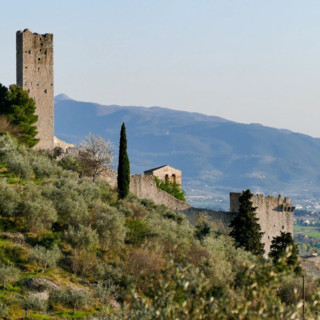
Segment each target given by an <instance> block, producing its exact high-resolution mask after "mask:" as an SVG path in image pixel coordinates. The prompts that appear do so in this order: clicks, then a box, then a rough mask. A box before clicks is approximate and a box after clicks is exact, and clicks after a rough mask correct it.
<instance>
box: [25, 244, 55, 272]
mask: <svg viewBox="0 0 320 320" xmlns="http://www.w3.org/2000/svg"><path fill="white" fill-rule="evenodd" d="M60 256H61V251H60V249H59V248H58V246H57V245H55V246H54V247H53V248H52V249H51V250H50V249H46V248H45V247H42V246H35V247H34V248H31V249H30V251H29V254H28V260H29V261H32V262H35V263H36V264H37V269H36V273H38V271H39V267H40V265H42V267H43V269H42V272H44V271H46V269H47V267H48V266H50V267H55V266H56V264H57V261H58V260H59V258H60Z"/></svg>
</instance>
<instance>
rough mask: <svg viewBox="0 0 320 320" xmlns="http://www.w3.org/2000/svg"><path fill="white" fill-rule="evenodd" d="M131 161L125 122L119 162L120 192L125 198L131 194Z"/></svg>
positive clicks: (121, 196)
mask: <svg viewBox="0 0 320 320" xmlns="http://www.w3.org/2000/svg"><path fill="white" fill-rule="evenodd" d="M129 186H130V162H129V157H128V153H127V136H126V126H125V124H124V123H123V124H122V126H121V132H120V146H119V164H118V193H119V198H120V199H123V198H125V197H126V196H127V195H128V194H129Z"/></svg>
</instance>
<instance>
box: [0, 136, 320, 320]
mask: <svg viewBox="0 0 320 320" xmlns="http://www.w3.org/2000/svg"><path fill="white" fill-rule="evenodd" d="M0 161H1V169H0V172H1V173H0V231H1V232H0V283H1V284H2V285H1V287H0V318H7V319H22V318H24V317H28V318H29V319H68V318H69V319H286V318H289V317H291V319H300V316H301V311H302V309H301V306H302V305H301V304H299V301H301V279H300V278H297V277H296V276H295V275H293V274H292V273H291V272H290V271H288V272H282V273H277V272H276V271H275V269H274V268H273V266H272V264H271V263H270V261H268V260H264V259H262V258H258V257H255V256H253V255H251V254H250V253H248V252H245V251H243V250H241V249H236V248H235V246H234V243H233V240H232V239H231V238H230V237H229V236H228V233H229V230H228V228H226V227H225V226H222V225H217V224H215V223H214V222H212V221H209V220H207V219H206V218H205V217H199V219H198V221H197V223H196V225H195V226H193V225H190V223H189V222H188V220H187V219H186V217H185V216H184V215H182V214H180V213H176V212H172V211H170V210H168V209H167V208H166V207H164V206H157V205H155V204H154V203H153V202H151V201H150V200H147V199H137V198H135V197H134V196H132V195H130V196H129V197H128V198H126V199H125V200H118V196H117V193H116V191H115V190H113V189H112V188H110V186H109V185H108V184H107V183H105V182H102V181H100V182H96V183H93V182H91V180H90V179H88V178H85V177H84V178H79V175H78V174H77V172H74V171H71V170H65V169H63V168H62V167H61V166H60V164H59V162H58V161H56V160H55V159H54V156H53V155H48V154H45V153H41V152H35V151H32V150H30V149H26V148H24V147H22V146H19V145H18V144H17V143H16V142H15V141H14V140H13V139H12V138H11V137H10V136H8V135H2V136H0ZM208 226H209V228H208ZM306 283H307V290H306V292H307V301H311V302H312V303H310V304H309V303H307V305H306V313H307V314H308V316H310V317H309V318H308V319H312V317H313V315H315V314H316V312H319V311H320V310H319V305H318V304H315V303H314V301H318V300H317V297H313V295H316V293H317V284H316V283H315V281H309V280H307V281H306Z"/></svg>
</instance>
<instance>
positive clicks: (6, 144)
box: [0, 133, 18, 162]
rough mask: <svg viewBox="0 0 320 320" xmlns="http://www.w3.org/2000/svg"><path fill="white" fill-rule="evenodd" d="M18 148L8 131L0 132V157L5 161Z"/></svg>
mask: <svg viewBox="0 0 320 320" xmlns="http://www.w3.org/2000/svg"><path fill="white" fill-rule="evenodd" d="M17 149H18V143H17V140H16V139H14V138H12V137H11V136H10V134H8V133H4V134H3V133H2V134H0V159H1V161H4V162H5V161H6V160H7V159H8V158H9V157H10V155H11V154H12V153H14V152H16V151H17Z"/></svg>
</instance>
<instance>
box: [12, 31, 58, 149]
mask: <svg viewBox="0 0 320 320" xmlns="http://www.w3.org/2000/svg"><path fill="white" fill-rule="evenodd" d="M16 50H17V65H16V67H17V70H16V73H17V85H19V86H21V87H22V88H23V89H24V90H25V91H27V92H28V93H29V96H30V97H31V98H33V99H34V101H35V103H36V114H37V115H38V122H37V123H36V126H37V129H38V135H37V138H39V139H40V141H39V143H38V144H37V145H36V148H37V149H53V148H54V91H53V34H51V33H46V34H43V35H41V34H38V33H32V32H31V31H30V30H29V29H25V30H24V31H18V32H17V33H16Z"/></svg>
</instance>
